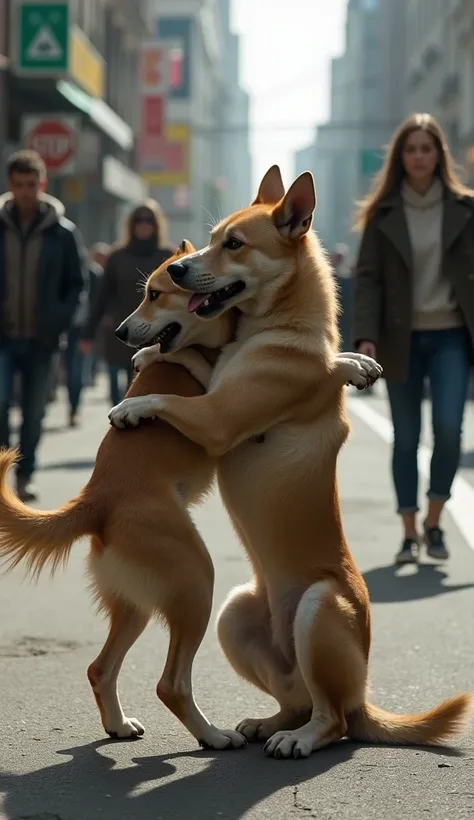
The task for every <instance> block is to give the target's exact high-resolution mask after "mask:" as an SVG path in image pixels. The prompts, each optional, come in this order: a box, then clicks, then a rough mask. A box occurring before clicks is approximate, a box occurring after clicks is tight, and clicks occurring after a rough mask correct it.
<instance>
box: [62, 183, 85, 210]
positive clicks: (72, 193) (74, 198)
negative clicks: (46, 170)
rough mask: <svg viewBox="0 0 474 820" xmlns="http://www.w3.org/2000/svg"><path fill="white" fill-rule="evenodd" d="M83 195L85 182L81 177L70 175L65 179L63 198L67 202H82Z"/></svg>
mask: <svg viewBox="0 0 474 820" xmlns="http://www.w3.org/2000/svg"><path fill="white" fill-rule="evenodd" d="M83 195H84V190H83V184H82V180H81V179H79V177H68V178H66V179H65V180H64V185H63V199H64V201H65V203H66V204H68V203H70V202H82V198H83Z"/></svg>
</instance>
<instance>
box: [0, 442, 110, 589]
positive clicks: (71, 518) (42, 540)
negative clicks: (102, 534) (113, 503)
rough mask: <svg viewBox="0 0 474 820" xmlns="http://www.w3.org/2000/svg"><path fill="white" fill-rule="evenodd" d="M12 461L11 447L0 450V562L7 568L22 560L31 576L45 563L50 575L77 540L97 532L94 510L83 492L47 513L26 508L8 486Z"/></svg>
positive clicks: (13, 456) (97, 521) (13, 454)
mask: <svg viewBox="0 0 474 820" xmlns="http://www.w3.org/2000/svg"><path fill="white" fill-rule="evenodd" d="M16 461H17V453H16V451H15V450H1V451H0V562H2V559H3V563H4V564H5V565H6V568H7V571H9V570H11V569H13V568H14V567H16V566H18V564H21V563H22V562H24V563H25V568H26V572H27V573H28V574H29V575H31V576H33V577H38V576H39V574H40V573H41V571H42V570H43V569H44V568H45V567H46V566H47V565H48V566H49V568H50V571H51V574H52V575H53V574H54V573H55V572H56V570H57V569H58V568H59V567H60V566H65V565H66V563H67V561H68V558H69V554H70V551H71V547H72V545H73V544H74V542H75V541H77V539H79V538H81V537H82V536H84V535H89V534H90V535H93V534H95V533H96V532H97V530H98V524H99V515H98V510H97V509H95V508H94V506H93V505H92V504H91V502H90V501H88V500H87V498H86V497H85V495H84V494H83V493H82V494H81V495H79V496H78V497H77V498H75V499H73V500H72V501H69V502H68V503H67V504H65V505H64V506H63V507H60V508H59V509H58V510H52V511H51V512H43V511H41V510H34V509H32V508H31V507H28V506H27V505H26V504H24V503H23V502H22V501H20V499H19V498H18V497H17V495H16V494H15V493H14V492H13V490H12V489H11V488H10V487H9V486H8V473H9V471H10V469H11V468H12V467H13V466H14V464H15V463H16Z"/></svg>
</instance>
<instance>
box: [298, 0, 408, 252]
mask: <svg viewBox="0 0 474 820" xmlns="http://www.w3.org/2000/svg"><path fill="white" fill-rule="evenodd" d="M405 2H406V0H397V2H393V0H348V4H347V18H346V31H345V46H344V51H343V54H342V55H341V56H340V57H336V58H335V59H333V60H332V62H331V103H330V117H329V120H328V122H327V123H325V124H324V125H322V126H320V127H319V128H318V129H317V136H316V140H315V145H314V149H315V158H314V168H315V170H314V173H315V177H316V188H317V191H318V208H317V212H316V218H315V227H316V230H317V231H318V233H319V235H320V237H321V240H322V242H323V244H324V245H325V246H326V247H327V248H328V249H329V250H330V249H331V248H333V247H334V245H336V244H337V243H339V242H343V243H345V244H347V245H348V246H349V248H350V249H351V250H353V251H354V250H355V248H356V245H357V242H358V238H357V237H356V236H354V234H353V233H352V230H351V225H352V219H353V213H354V207H355V203H356V201H357V200H358V199H359V198H360V197H362V196H363V195H364V193H365V192H366V191H367V189H368V187H369V185H370V183H371V180H372V178H373V175H374V173H375V172H376V171H377V170H378V168H379V167H380V164H381V161H382V156H383V150H384V146H385V145H386V143H387V142H388V140H389V138H390V135H391V133H392V131H393V129H394V128H395V127H396V126H397V124H398V123H399V121H400V119H401V118H402V115H403V106H404V87H403V81H402V82H400V77H403V75H404V60H405V55H404V42H405V24H406V18H405Z"/></svg>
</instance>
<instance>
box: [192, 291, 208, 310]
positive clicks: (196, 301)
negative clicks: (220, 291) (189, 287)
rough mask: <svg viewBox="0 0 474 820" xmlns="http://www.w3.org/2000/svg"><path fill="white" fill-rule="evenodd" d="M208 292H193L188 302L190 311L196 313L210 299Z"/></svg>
mask: <svg viewBox="0 0 474 820" xmlns="http://www.w3.org/2000/svg"><path fill="white" fill-rule="evenodd" d="M208 297H209V294H208V293H193V295H192V296H191V298H190V300H189V302H188V313H194V311H195V310H197V309H198V307H200V306H201V305H202V303H203V302H205V301H206V299H208Z"/></svg>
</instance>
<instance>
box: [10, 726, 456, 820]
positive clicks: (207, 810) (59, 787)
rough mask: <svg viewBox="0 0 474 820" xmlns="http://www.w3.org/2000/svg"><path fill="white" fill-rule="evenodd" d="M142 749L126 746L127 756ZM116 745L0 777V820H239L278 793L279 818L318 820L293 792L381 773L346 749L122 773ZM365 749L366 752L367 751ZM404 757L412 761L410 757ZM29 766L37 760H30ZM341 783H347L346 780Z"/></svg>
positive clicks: (201, 755) (180, 758)
mask: <svg viewBox="0 0 474 820" xmlns="http://www.w3.org/2000/svg"><path fill="white" fill-rule="evenodd" d="M118 742H120V741H118ZM141 742H142V741H135V742H132V743H133V747H134V749H135V748H137V749H138V748H139V745H140V743H141ZM116 743H117V741H110V740H102V741H96V742H93V743H89V744H86V745H84V746H76V747H75V748H71V749H63V750H61V751H59V752H57V754H58V755H66V756H69V757H70V759H69V760H68V761H67V762H65V763H64V762H62V763H58V764H56V765H53V766H47V767H45V768H43V769H37V770H36V771H31V772H27V773H25V774H7V773H0V792H2V793H3V794H4V795H5V798H4V804H3V806H4V811H5V812H6V813H5V814H2V815H1V816H2V817H5V818H11V820H13V818H15V820H16V818H19V817H32V818H33V817H34V818H35V820H36V818H38V820H58V819H60V818H63V817H71V818H74V819H75V820H91V818H93V817H100V818H101V820H135V818H136V820H187V818H190V817H192V818H193V820H209V819H210V818H212V817H218V816H221V817H225V818H226V820H239V818H241V817H243V816H244V815H245V814H246V813H247V812H248V811H250V810H251V809H253V808H255V807H257V806H258V805H259V804H260V803H261V802H262V801H264V800H266V799H267V798H269V797H271V796H272V795H276V794H278V793H281V794H278V809H279V812H278V816H279V817H282V813H281V810H282V809H283V808H284V807H285V806H286V811H285V816H288V817H289V816H292V815H293V813H294V812H297V811H303V812H304V813H306V816H311V817H312V816H317V815H315V814H311V813H310V812H312V811H313V810H314V811H316V807H314V809H313V808H311V807H308V806H306V805H304V797H303V796H302V795H301V794H300V793H299V787H300V785H302V784H304V783H306V782H307V781H309V780H312V779H314V778H317V777H319V776H321V775H325V774H327V773H329V772H330V770H331V769H333V768H334V767H337V766H341V765H342V766H344V765H345V766H347V764H348V763H349V762H351V764H352V765H353V766H354V767H355V769H354V771H355V770H357V773H358V774H359V775H361V776H362V778H364V777H378V778H380V774H381V772H383V767H382V769H379V765H380V764H378V763H377V762H373V758H371V762H369V763H368V762H367V758H365V756H361V758H358V759H356V760H352V758H353V756H354V754H355V752H356V751H357V750H358V749H360V748H362V747H360V746H358V745H356V744H353V743H350V742H347V741H341V742H340V743H337V744H334V745H333V746H331V747H329V748H328V749H325V750H323V751H321V752H318V753H316V754H314V755H312V756H311V757H310V758H308V759H307V760H299V761H294V760H287V761H278V760H274V759H268V758H266V757H265V756H264V754H263V750H262V746H261V745H260V744H257V745H251V746H249V747H248V748H247V749H245V750H237V751H234V752H232V751H229V752H214V751H202V750H201V751H191V752H189V751H188V752H186V751H183V752H175V753H171V754H168V755H166V754H165V755H157V756H149V757H131V759H130V764H131V765H129V766H128V767H124V766H123V756H122V754H120V755H119V756H118V761H119V762H116V760H115V759H114V758H113V757H112V756H111V754H112V755H113V750H114V746H115V745H116ZM135 743H136V746H135ZM364 748H365V749H369V750H370V747H369V746H365V747H364ZM387 748H388V747H385V749H387ZM104 752H105V754H104ZM410 752H411V753H412V754H415V752H414V751H413V749H410ZM423 752H424V753H425V752H426V753H428V754H430V755H433V754H435V755H442V756H443V757H444V758H446V757H452V756H456V757H463V755H462V753H460V752H458V751H456V750H452V749H449V748H443V749H434V748H433V749H423ZM107 753H108V754H107ZM416 754H420V752H416ZM32 756H33V755H32ZM35 759H36V760H38V757H37V756H36V755H35ZM417 759H419V758H417ZM175 763H176V765H175ZM392 763H393V761H392ZM439 765H449V764H439ZM372 770H374V771H372ZM174 775H176V776H174ZM343 776H344V777H347V773H345V774H344V775H343ZM359 779H360V778H359ZM157 781H158V782H157ZM159 781H165V782H162V783H160V782H159ZM336 787H337V781H335V783H334V785H333V791H334V798H333V800H334V808H335V810H336V815H337V809H338V807H339V809H340V801H341V800H342V799H343V795H341V794H340V792H339V790H338V789H337V788H336ZM331 800H332V798H331ZM265 808H266V807H265ZM336 815H335V816H336Z"/></svg>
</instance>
